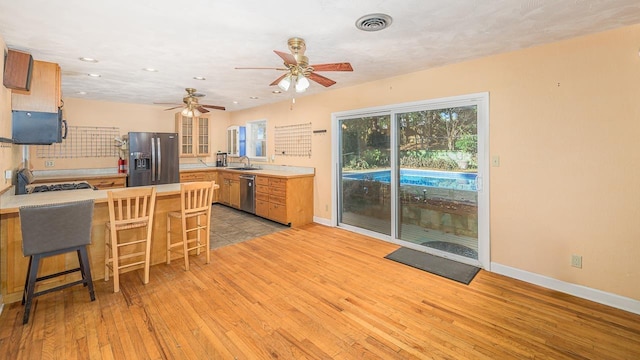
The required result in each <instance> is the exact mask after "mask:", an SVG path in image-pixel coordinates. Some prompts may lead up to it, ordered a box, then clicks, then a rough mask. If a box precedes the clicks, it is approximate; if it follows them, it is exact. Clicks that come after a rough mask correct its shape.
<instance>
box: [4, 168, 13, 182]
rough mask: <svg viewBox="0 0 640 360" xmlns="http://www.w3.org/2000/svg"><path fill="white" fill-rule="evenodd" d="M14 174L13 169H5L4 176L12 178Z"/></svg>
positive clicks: (8, 178)
mask: <svg viewBox="0 0 640 360" xmlns="http://www.w3.org/2000/svg"><path fill="white" fill-rule="evenodd" d="M12 176H13V171H11V170H5V171H4V178H5V179H7V180H11V177H12Z"/></svg>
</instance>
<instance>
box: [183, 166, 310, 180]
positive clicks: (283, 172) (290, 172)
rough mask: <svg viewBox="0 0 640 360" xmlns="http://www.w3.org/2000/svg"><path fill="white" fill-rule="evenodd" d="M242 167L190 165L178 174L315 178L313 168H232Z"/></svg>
mask: <svg viewBox="0 0 640 360" xmlns="http://www.w3.org/2000/svg"><path fill="white" fill-rule="evenodd" d="M242 166H243V164H241V163H233V164H232V165H231V166H227V167H216V166H208V165H201V164H190V166H184V167H182V166H181V167H180V172H194V171H195V172H197V171H213V170H215V171H222V172H234V173H243V174H255V175H265V176H273V177H281V178H297V177H307V176H315V168H313V167H302V166H286V165H266V164H259V165H255V166H254V167H255V168H256V170H240V169H234V167H242Z"/></svg>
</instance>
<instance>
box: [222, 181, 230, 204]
mask: <svg viewBox="0 0 640 360" xmlns="http://www.w3.org/2000/svg"><path fill="white" fill-rule="evenodd" d="M230 181H231V180H229V179H223V180H222V184H220V202H221V203H223V204H226V205H229V199H230V196H229V195H230V193H229V182H230Z"/></svg>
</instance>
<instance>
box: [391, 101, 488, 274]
mask: <svg viewBox="0 0 640 360" xmlns="http://www.w3.org/2000/svg"><path fill="white" fill-rule="evenodd" d="M396 119H397V121H396V126H397V130H398V131H397V134H398V146H397V149H396V150H397V151H396V153H395V155H396V156H397V158H398V167H399V177H398V179H397V182H396V184H398V186H399V190H398V195H399V196H398V198H397V203H398V209H399V211H398V215H399V221H398V222H397V235H398V239H400V240H403V241H406V242H409V243H411V244H416V245H420V246H424V247H427V248H429V249H428V250H431V251H429V252H436V253H439V255H443V256H450V255H453V256H462V257H465V258H467V259H471V260H475V261H477V260H478V196H477V176H478V173H477V169H478V158H477V153H478V146H477V142H478V141H477V139H478V132H477V106H476V105H470V106H454V107H437V108H433V109H426V110H418V111H407V112H399V113H397V114H396ZM462 260H466V259H462ZM475 261H470V262H475Z"/></svg>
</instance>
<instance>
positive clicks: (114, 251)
mask: <svg viewBox="0 0 640 360" xmlns="http://www.w3.org/2000/svg"><path fill="white" fill-rule="evenodd" d="M114 234H115V235H114ZM117 237H118V231H117V230H115V229H114V230H113V234H112V235H111V238H110V240H109V242H110V243H111V267H112V268H113V292H116V293H117V292H119V291H120V263H119V261H118V241H117V240H114V239H113V238H117Z"/></svg>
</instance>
